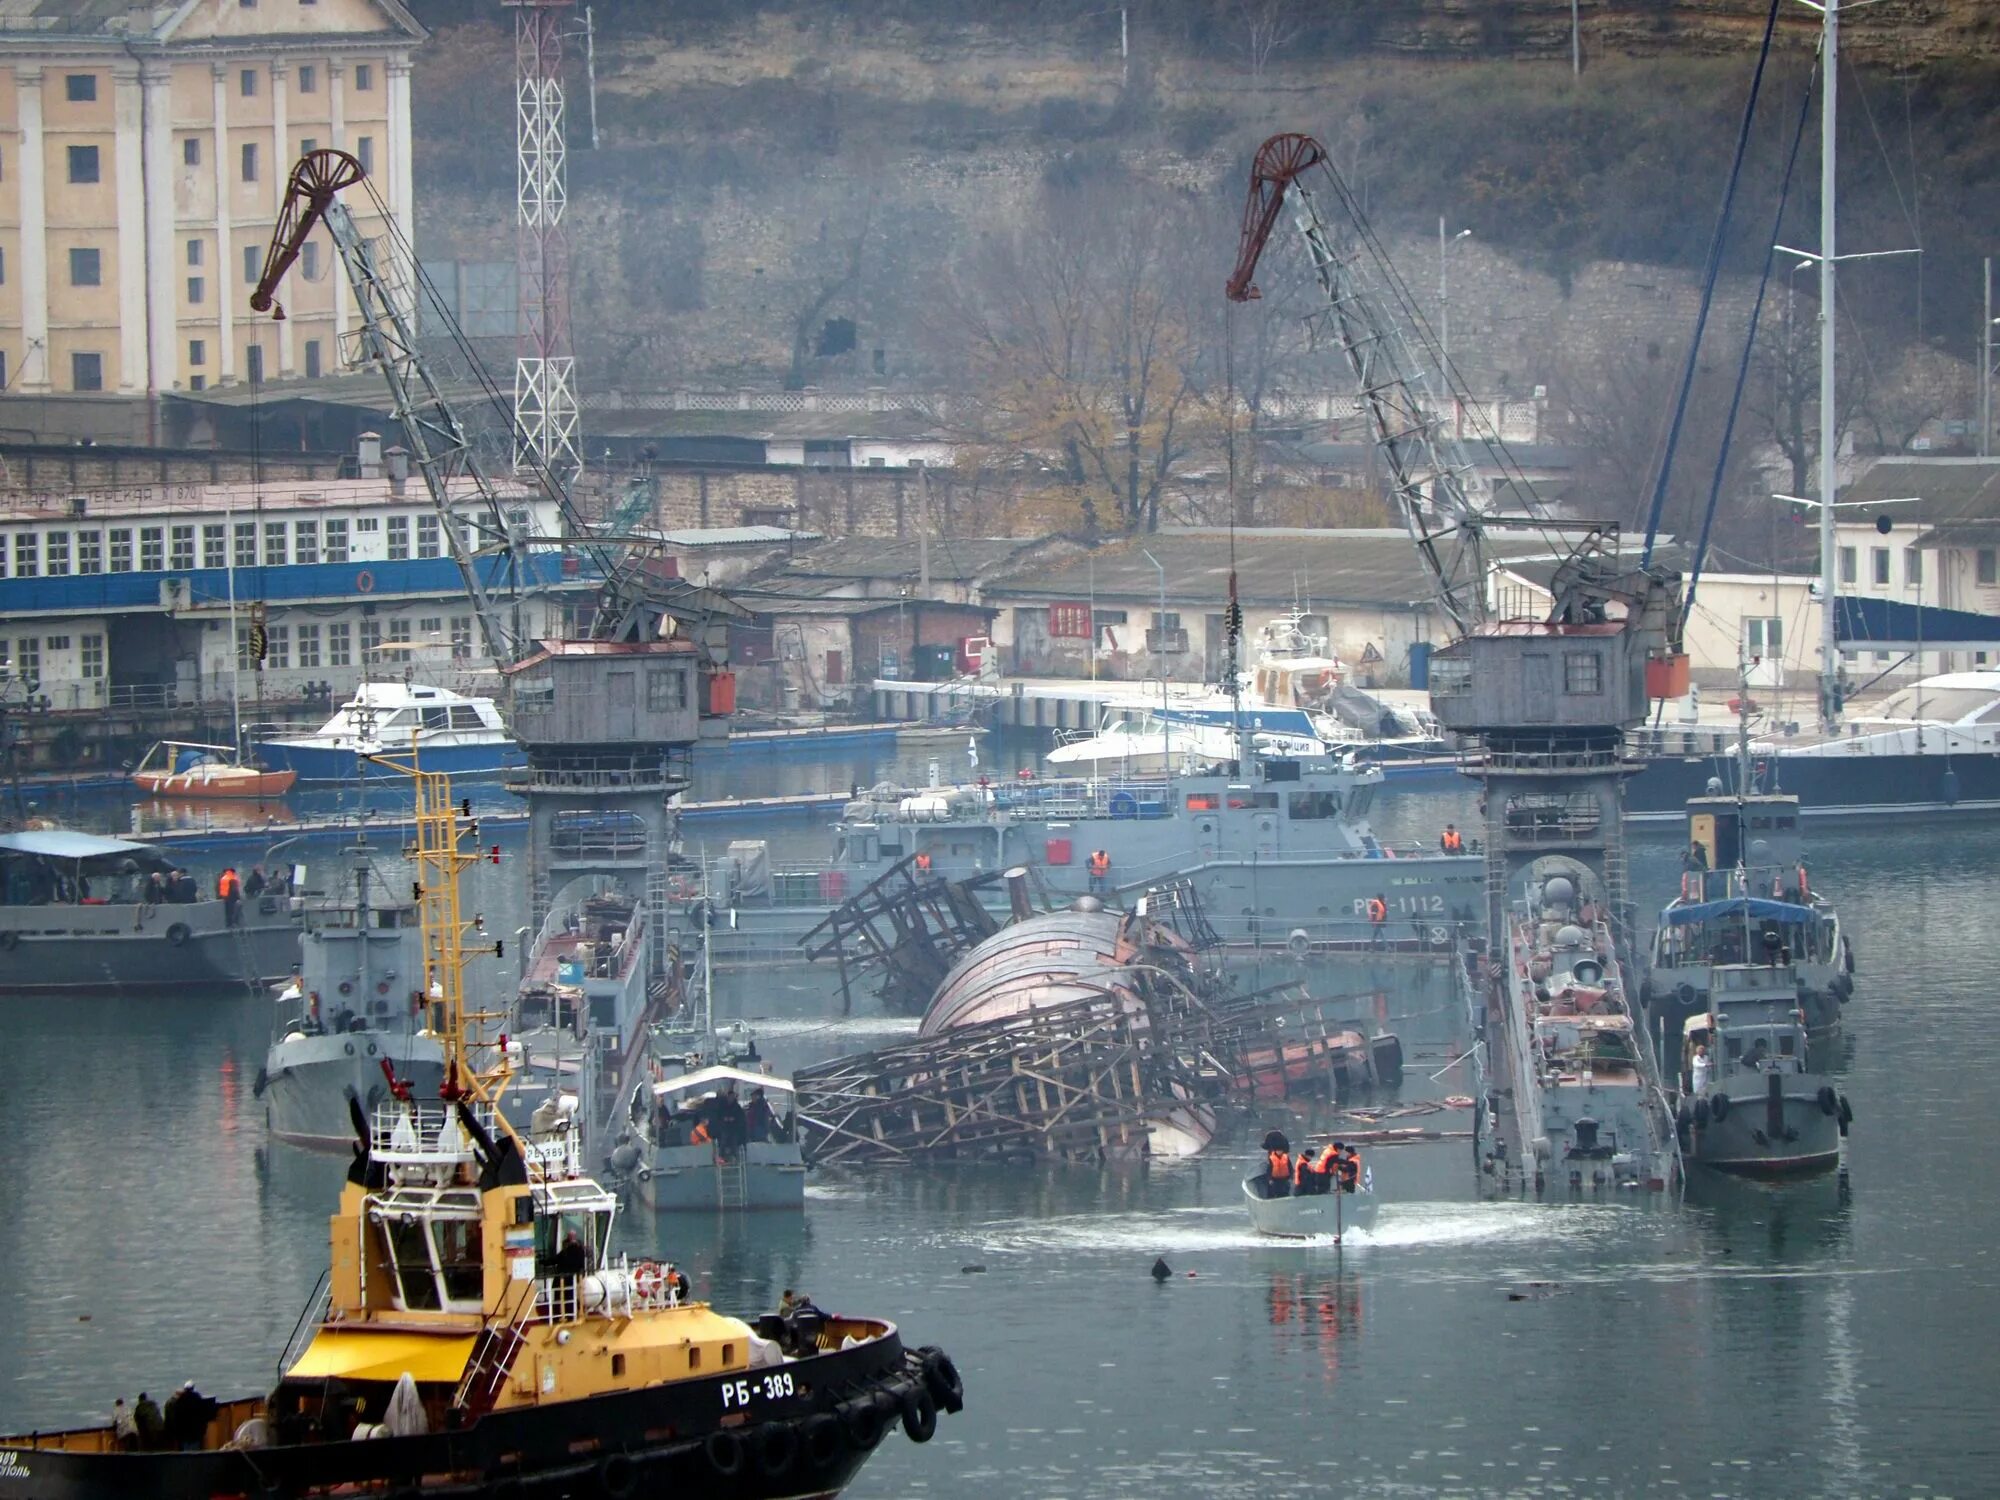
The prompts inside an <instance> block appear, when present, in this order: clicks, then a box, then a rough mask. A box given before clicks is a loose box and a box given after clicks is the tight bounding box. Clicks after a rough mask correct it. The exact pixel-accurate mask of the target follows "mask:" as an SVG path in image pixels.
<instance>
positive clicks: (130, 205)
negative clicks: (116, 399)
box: [105, 61, 146, 391]
mask: <svg viewBox="0 0 2000 1500" xmlns="http://www.w3.org/2000/svg"><path fill="white" fill-rule="evenodd" d="M111 118H112V131H113V134H112V145H111V160H112V171H113V180H114V182H115V184H116V191H117V198H118V377H117V378H118V389H119V390H121V391H143V390H145V389H146V174H145V157H144V155H143V153H142V151H141V149H140V131H141V130H142V128H143V125H144V110H143V108H142V106H141V101H140V96H139V65H138V63H136V62H131V61H121V62H115V63H113V64H112V65H111ZM105 373H106V377H107V379H108V378H109V375H110V372H109V371H106V372H105Z"/></svg>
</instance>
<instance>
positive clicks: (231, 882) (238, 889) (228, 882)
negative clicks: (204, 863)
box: [215, 865, 243, 927]
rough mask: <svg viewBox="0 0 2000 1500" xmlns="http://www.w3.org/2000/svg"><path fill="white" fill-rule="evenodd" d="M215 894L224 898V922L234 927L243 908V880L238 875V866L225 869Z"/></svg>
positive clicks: (217, 883) (216, 886)
mask: <svg viewBox="0 0 2000 1500" xmlns="http://www.w3.org/2000/svg"><path fill="white" fill-rule="evenodd" d="M215 894H216V895H218V896H220V897H221V898H222V920H223V922H224V923H225V924H227V925H228V926H230V927H234V926H235V925H236V923H237V920H238V913H239V912H241V910H242V908H243V879H242V877H241V876H239V875H238V874H237V873H236V866H234V865H230V866H228V867H227V868H225V869H224V870H223V872H222V874H221V875H220V876H219V877H217V879H216V882H215Z"/></svg>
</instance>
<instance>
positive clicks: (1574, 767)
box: [1457, 738, 1632, 773]
mask: <svg viewBox="0 0 2000 1500" xmlns="http://www.w3.org/2000/svg"><path fill="white" fill-rule="evenodd" d="M1631 758H1632V757H1631V754H1630V752H1629V751H1628V750H1626V749H1623V748H1621V747H1619V746H1617V745H1615V744H1593V745H1585V746H1577V745H1572V744H1567V743H1565V742H1563V741H1562V740H1557V739H1551V740H1549V741H1547V742H1546V743H1544V744H1540V745H1532V744H1523V743H1521V742H1519V741H1513V742H1510V743H1509V744H1506V745H1504V746H1502V745H1492V744H1488V743H1487V742H1485V741H1483V740H1479V739H1476V738H1475V739H1467V740H1466V741H1464V742H1463V743H1462V744H1461V745H1460V747H1459V750H1458V755H1457V760H1458V767H1459V769H1460V770H1462V771H1465V772H1467V773H1472V772H1476V771H1479V770H1481V769H1485V770H1495V771H1612V770H1617V769H1619V768H1620V767H1622V766H1625V765H1628V764H1630V762H1631Z"/></svg>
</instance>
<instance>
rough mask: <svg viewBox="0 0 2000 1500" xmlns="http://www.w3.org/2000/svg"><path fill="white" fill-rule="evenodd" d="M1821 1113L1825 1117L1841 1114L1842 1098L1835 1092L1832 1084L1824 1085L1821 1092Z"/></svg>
mask: <svg viewBox="0 0 2000 1500" xmlns="http://www.w3.org/2000/svg"><path fill="white" fill-rule="evenodd" d="M1819 1112H1820V1113H1821V1114H1823V1115H1837V1114H1839V1113H1840V1096H1839V1095H1838V1094H1836V1093H1835V1092H1834V1091H1833V1085H1832V1084H1830V1083H1829V1084H1824V1085H1822V1086H1821V1088H1820V1091H1819Z"/></svg>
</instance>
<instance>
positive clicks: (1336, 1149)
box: [1313, 1141, 1340, 1181]
mask: <svg viewBox="0 0 2000 1500" xmlns="http://www.w3.org/2000/svg"><path fill="white" fill-rule="evenodd" d="M1313 1170H1314V1171H1315V1172H1317V1173H1319V1174H1320V1176H1322V1177H1324V1178H1326V1179H1327V1180H1328V1181H1331V1180H1332V1179H1333V1178H1335V1177H1337V1176H1339V1175H1340V1143H1339V1142H1338V1141H1333V1142H1330V1143H1329V1144H1328V1145H1327V1148H1326V1149H1325V1150H1324V1151H1322V1152H1320V1154H1319V1160H1318V1161H1316V1162H1314V1163H1313Z"/></svg>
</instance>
